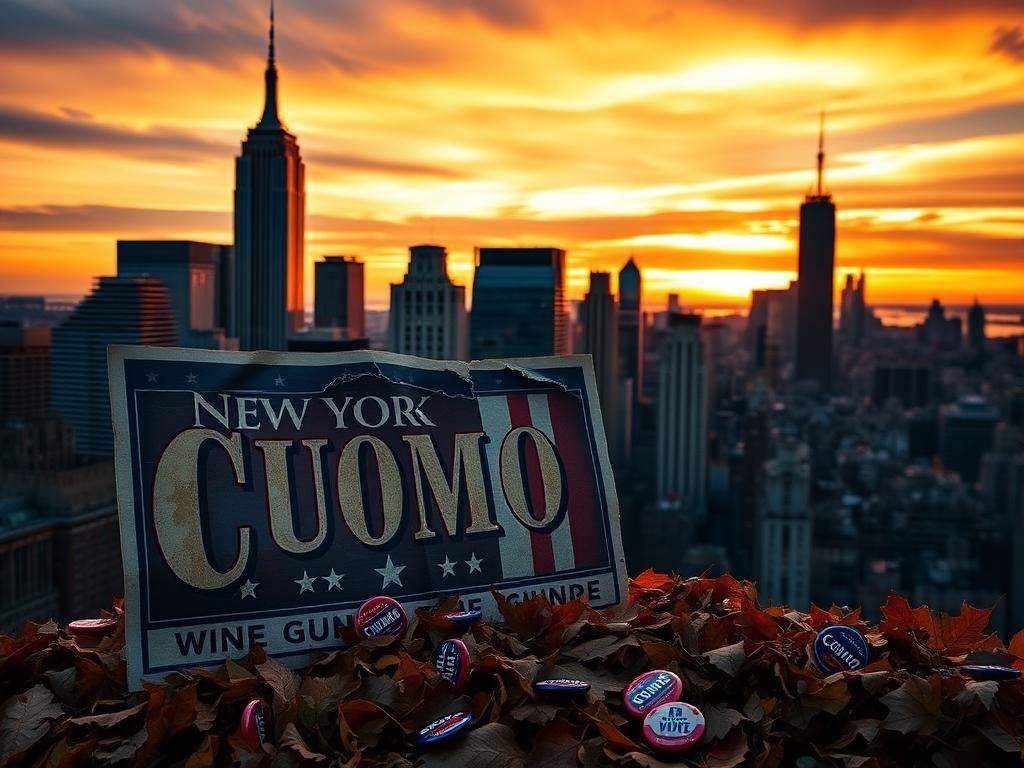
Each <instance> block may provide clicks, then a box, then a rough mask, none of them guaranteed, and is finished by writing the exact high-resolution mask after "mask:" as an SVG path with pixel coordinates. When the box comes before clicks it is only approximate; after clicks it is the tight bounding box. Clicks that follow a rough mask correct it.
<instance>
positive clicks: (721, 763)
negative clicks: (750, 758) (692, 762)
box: [704, 729, 750, 768]
mask: <svg viewBox="0 0 1024 768" xmlns="http://www.w3.org/2000/svg"><path fill="white" fill-rule="evenodd" d="M749 749H750V744H749V741H748V739H747V734H745V733H744V732H743V731H742V730H741V729H736V730H734V731H733V732H732V734H731V735H730V736H729V738H727V739H726V740H725V741H723V742H722V743H721V744H719V745H718V746H716V747H715V748H714V749H709V750H708V751H707V752H705V753H704V765H705V766H707V768H736V766H738V765H745V764H746V756H747V752H748V751H749Z"/></svg>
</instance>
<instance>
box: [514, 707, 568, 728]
mask: <svg viewBox="0 0 1024 768" xmlns="http://www.w3.org/2000/svg"><path fill="white" fill-rule="evenodd" d="M558 713H559V708H558V707H557V706H555V705H554V704H533V703H528V704H524V705H523V706H521V707H516V708H515V709H513V710H512V712H511V713H510V716H511V717H512V719H513V720H517V721H519V722H521V723H533V724H534V725H547V724H548V723H550V722H551V721H552V720H554V719H555V718H556V717H558Z"/></svg>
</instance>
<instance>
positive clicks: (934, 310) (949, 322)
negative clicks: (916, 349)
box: [917, 299, 963, 350]
mask: <svg viewBox="0 0 1024 768" xmlns="http://www.w3.org/2000/svg"><path fill="white" fill-rule="evenodd" d="M917 338H918V341H919V342H921V343H922V344H924V345H926V346H929V347H933V348H935V349H939V350H953V349H959V348H960V347H961V345H962V344H963V324H962V323H961V322H960V318H959V317H949V318H947V317H946V310H945V308H944V307H943V306H942V302H940V301H939V300H938V299H932V303H931V306H930V307H928V315H927V317H926V318H925V320H924V322H923V323H921V324H920V325H918V326H917Z"/></svg>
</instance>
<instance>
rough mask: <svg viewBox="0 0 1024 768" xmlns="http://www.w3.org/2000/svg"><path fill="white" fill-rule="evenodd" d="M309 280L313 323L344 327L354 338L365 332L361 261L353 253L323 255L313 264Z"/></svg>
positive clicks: (318, 325) (318, 326) (320, 325)
mask: <svg viewBox="0 0 1024 768" xmlns="http://www.w3.org/2000/svg"><path fill="white" fill-rule="evenodd" d="M313 282H314V286H315V290H314V292H313V302H314V303H313V325H315V326H316V327H317V328H344V329H346V331H347V333H348V335H349V336H352V337H354V338H362V337H363V336H365V335H366V315H365V313H364V311H363V262H361V261H359V260H358V259H356V258H355V257H354V256H324V260H323V261H318V262H317V263H316V264H314V265H313Z"/></svg>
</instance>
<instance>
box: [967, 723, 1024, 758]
mask: <svg viewBox="0 0 1024 768" xmlns="http://www.w3.org/2000/svg"><path fill="white" fill-rule="evenodd" d="M973 727H974V728H976V729H977V730H978V732H979V733H981V734H982V735H984V737H985V738H986V739H988V740H989V741H990V742H992V743H993V744H994V745H995V746H997V747H999V749H1001V750H1003V751H1004V752H1010V753H1016V754H1020V753H1021V752H1022V751H1024V743H1022V741H1021V740H1020V739H1017V738H1015V737H1014V736H1012V735H1011V734H1009V733H1007V732H1006V730H1005V729H1004V728H1002V727H1001V726H999V725H996V724H995V723H981V724H973Z"/></svg>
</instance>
